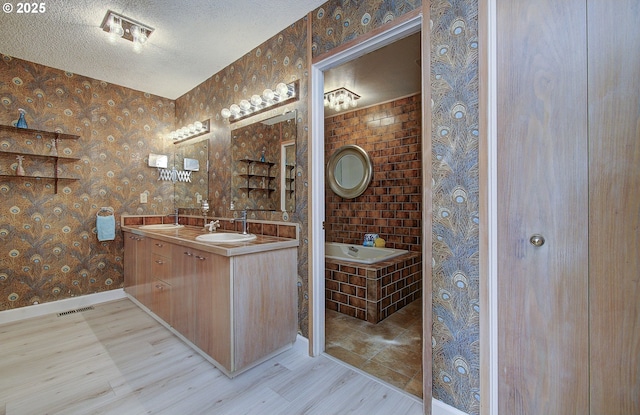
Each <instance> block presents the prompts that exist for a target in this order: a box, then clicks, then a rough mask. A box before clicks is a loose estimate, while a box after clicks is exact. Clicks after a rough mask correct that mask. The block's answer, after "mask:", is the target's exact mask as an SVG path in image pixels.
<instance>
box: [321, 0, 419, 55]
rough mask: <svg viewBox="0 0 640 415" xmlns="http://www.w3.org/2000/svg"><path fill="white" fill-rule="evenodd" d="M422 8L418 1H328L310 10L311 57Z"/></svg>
mask: <svg viewBox="0 0 640 415" xmlns="http://www.w3.org/2000/svg"><path fill="white" fill-rule="evenodd" d="M420 8H422V2H421V0H368V1H348V0H331V1H328V2H327V3H325V4H323V5H322V6H321V7H319V8H317V9H316V10H314V11H313V20H312V25H313V39H312V44H311V49H312V53H313V57H314V58H315V57H317V56H320V55H322V54H324V53H326V52H330V51H331V50H332V49H334V48H336V47H338V46H341V45H342V44H344V43H347V42H350V41H352V40H355V39H357V37H358V36H361V35H363V34H365V33H367V32H370V31H371V30H373V29H378V28H380V27H381V26H384V25H386V24H388V23H391V22H392V21H393V20H394V19H395V18H397V17H399V16H402V15H403V14H406V13H409V12H410V11H413V10H415V9H420Z"/></svg>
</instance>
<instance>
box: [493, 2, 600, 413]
mask: <svg viewBox="0 0 640 415" xmlns="http://www.w3.org/2000/svg"><path fill="white" fill-rule="evenodd" d="M585 14H586V8H585V4H584V2H581V1H575V0H568V1H562V2H556V1H536V2H535V3H532V2H530V1H521V0H508V1H507V0H504V1H498V2H497V24H498V43H497V55H498V65H497V68H498V79H497V81H498V94H499V100H498V108H497V111H498V113H497V117H498V126H497V128H498V171H499V173H498V221H499V224H498V298H499V300H498V301H499V302H498V315H499V328H498V331H499V334H498V338H499V339H498V365H499V372H498V373H499V376H500V377H501V381H500V382H499V390H498V396H499V402H500V405H499V411H500V413H501V414H509V415H517V414H587V413H588V411H589V408H588V400H589V382H588V377H587V376H586V369H585V368H586V366H587V365H588V358H589V350H588V319H587V314H588V292H587V287H588V267H587V258H588V251H587V248H588V246H587V238H588V232H587V226H588V217H587V214H588V210H587V203H588V199H587V195H588V183H587V174H588V172H587V109H586V102H587V95H586V92H587V88H586V85H587V79H586V68H587V50H586V47H585V44H586V27H585V24H586V15H585ZM536 233H539V234H542V235H543V236H544V237H545V238H546V243H545V244H544V245H543V246H541V247H534V246H533V245H532V244H530V243H529V239H530V237H531V235H532V234H536Z"/></svg>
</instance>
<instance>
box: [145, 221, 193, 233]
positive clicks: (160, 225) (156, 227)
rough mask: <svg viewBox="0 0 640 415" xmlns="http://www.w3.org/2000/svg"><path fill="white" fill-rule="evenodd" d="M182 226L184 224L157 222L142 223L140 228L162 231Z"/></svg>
mask: <svg viewBox="0 0 640 415" xmlns="http://www.w3.org/2000/svg"><path fill="white" fill-rule="evenodd" d="M180 228H184V225H174V224H173V223H158V224H156V225H142V226H141V227H140V229H148V230H150V231H152V230H156V231H164V230H173V229H180Z"/></svg>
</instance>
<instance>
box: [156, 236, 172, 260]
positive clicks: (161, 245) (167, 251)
mask: <svg viewBox="0 0 640 415" xmlns="http://www.w3.org/2000/svg"><path fill="white" fill-rule="evenodd" d="M151 253H152V254H153V255H160V256H163V257H165V258H171V244H170V243H167V242H163V241H158V240H155V239H154V240H152V241H151Z"/></svg>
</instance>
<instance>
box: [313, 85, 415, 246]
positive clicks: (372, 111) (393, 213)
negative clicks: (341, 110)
mask: <svg viewBox="0 0 640 415" xmlns="http://www.w3.org/2000/svg"><path fill="white" fill-rule="evenodd" d="M346 144H356V145H358V146H360V147H362V148H363V149H364V150H365V151H366V152H367V153H368V154H369V157H370V158H371V161H372V163H373V179H372V181H371V184H370V185H369V187H368V188H367V190H366V191H365V192H364V193H363V194H362V195H360V196H358V197H357V198H355V199H343V198H342V197H340V196H337V195H335V194H334V193H333V191H332V190H331V188H330V187H329V186H326V190H325V192H326V220H325V230H326V240H327V241H330V242H342V243H348V244H359V245H360V244H362V240H363V238H364V234H365V233H377V234H378V235H380V237H381V238H383V239H384V240H385V241H386V243H387V244H386V246H387V247H389V248H398V249H407V250H410V251H413V252H421V251H422V247H421V234H422V230H421V226H422V212H421V206H422V162H421V151H422V150H421V109H420V95H414V96H411V97H406V98H402V99H399V100H396V101H392V102H389V103H385V104H381V105H377V106H373V107H368V108H363V109H360V110H356V111H352V112H349V113H345V114H340V115H336V116H334V117H329V118H326V119H325V165H326V163H327V161H328V158H329V157H330V156H331V154H333V152H334V151H335V150H336V149H338V148H339V147H341V146H343V145H346Z"/></svg>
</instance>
